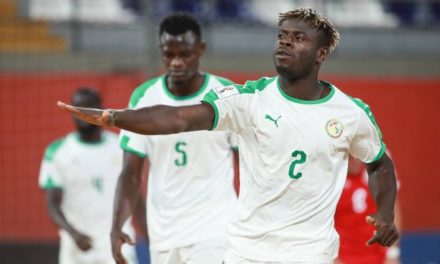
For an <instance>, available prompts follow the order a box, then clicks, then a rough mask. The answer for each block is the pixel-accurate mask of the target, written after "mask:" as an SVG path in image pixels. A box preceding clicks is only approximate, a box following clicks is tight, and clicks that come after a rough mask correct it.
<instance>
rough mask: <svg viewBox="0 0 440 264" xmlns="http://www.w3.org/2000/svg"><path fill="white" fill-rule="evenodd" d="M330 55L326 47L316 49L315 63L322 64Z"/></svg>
mask: <svg viewBox="0 0 440 264" xmlns="http://www.w3.org/2000/svg"><path fill="white" fill-rule="evenodd" d="M329 54H330V49H329V48H328V47H327V46H323V47H320V48H318V50H317V51H316V62H318V63H323V62H324V61H325V60H326V59H327V57H328V55H329Z"/></svg>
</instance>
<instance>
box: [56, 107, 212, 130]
mask: <svg viewBox="0 0 440 264" xmlns="http://www.w3.org/2000/svg"><path fill="white" fill-rule="evenodd" d="M58 106H59V107H60V108H62V109H64V110H66V111H68V112H70V113H72V114H73V115H75V116H76V117H78V118H80V119H82V120H84V121H87V122H89V123H92V124H96V125H100V126H116V127H119V128H122V129H125V130H128V131H132V132H135V133H138V134H145V135H157V134H174V133H179V132H185V131H194V130H208V129H211V128H212V125H213V123H214V110H213V108H212V107H211V106H210V105H208V104H205V103H202V104H198V105H191V106H183V107H172V106H165V105H158V106H153V107H144V108H139V109H122V110H101V109H93V108H82V107H75V106H71V105H67V104H64V103H62V102H58Z"/></svg>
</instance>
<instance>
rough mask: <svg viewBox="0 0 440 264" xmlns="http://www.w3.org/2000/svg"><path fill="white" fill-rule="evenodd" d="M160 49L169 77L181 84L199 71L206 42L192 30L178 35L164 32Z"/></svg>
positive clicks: (173, 81)
mask: <svg viewBox="0 0 440 264" xmlns="http://www.w3.org/2000/svg"><path fill="white" fill-rule="evenodd" d="M160 50H161V54H162V61H163V63H164V65H165V68H166V71H167V75H168V79H169V80H170V81H171V82H172V83H180V84H181V83H185V82H187V81H189V80H191V78H192V77H194V75H195V74H196V73H197V72H198V70H199V60H200V57H201V56H202V54H203V51H204V50H205V43H203V42H201V41H200V40H198V39H197V37H196V35H194V33H193V32H191V31H187V32H186V33H184V34H180V35H176V36H174V35H170V34H168V33H166V32H164V33H163V34H162V35H161V36H160Z"/></svg>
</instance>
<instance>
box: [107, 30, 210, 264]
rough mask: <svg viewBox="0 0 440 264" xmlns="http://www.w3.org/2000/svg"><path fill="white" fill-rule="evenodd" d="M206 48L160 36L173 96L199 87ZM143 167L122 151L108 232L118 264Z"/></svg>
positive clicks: (191, 39) (189, 36)
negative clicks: (200, 69)
mask: <svg viewBox="0 0 440 264" xmlns="http://www.w3.org/2000/svg"><path fill="white" fill-rule="evenodd" d="M205 46H206V45H205V43H204V42H201V41H200V40H199V39H198V38H197V36H196V35H195V34H194V33H193V32H191V31H187V32H185V33H183V34H180V35H175V36H174V35H171V34H168V33H167V32H163V33H162V35H161V36H160V46H159V47H160V51H161V58H162V62H163V64H164V66H165V69H166V80H167V88H168V89H169V91H170V92H171V93H172V94H173V95H175V96H188V95H191V94H194V93H196V92H197V91H198V90H199V89H200V88H201V87H202V85H203V82H204V77H203V75H202V74H201V73H200V72H199V60H200V57H201V56H202V54H203V52H204V50H205ZM143 164H144V159H143V158H141V157H139V156H138V155H136V154H133V153H130V152H128V151H124V164H123V169H122V172H121V174H120V176H119V181H118V185H117V190H116V196H115V201H114V204H115V206H114V212H113V227H112V232H111V240H112V251H113V258H114V259H115V261H116V263H118V264H122V263H126V260H125V259H124V257H123V256H122V254H121V246H122V245H123V244H124V243H129V244H132V243H134V241H132V240H131V239H130V238H129V237H128V236H127V235H126V234H125V233H123V232H122V231H121V228H122V224H123V223H124V222H125V221H126V219H127V218H128V217H129V216H130V215H131V214H132V212H133V205H134V204H135V201H136V200H138V197H139V194H140V186H141V178H142V169H143ZM144 208H145V205H144ZM144 217H145V214H144ZM145 226H146V225H145ZM145 232H146V231H145Z"/></svg>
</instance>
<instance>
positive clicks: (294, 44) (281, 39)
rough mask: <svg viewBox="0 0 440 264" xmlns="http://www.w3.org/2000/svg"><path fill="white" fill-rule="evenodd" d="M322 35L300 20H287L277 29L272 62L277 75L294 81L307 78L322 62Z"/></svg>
mask: <svg viewBox="0 0 440 264" xmlns="http://www.w3.org/2000/svg"><path fill="white" fill-rule="evenodd" d="M321 34H322V33H320V32H318V31H317V30H316V29H315V28H313V27H312V26H310V25H309V24H308V23H306V22H304V21H302V20H300V19H287V20H285V21H284V22H283V23H282V24H281V26H279V28H278V35H277V40H276V42H275V47H274V51H273V61H274V64H275V69H276V70H277V72H278V74H280V75H281V76H283V77H285V78H286V79H290V80H295V79H299V78H302V77H304V76H307V75H308V74H310V72H311V71H312V70H314V69H315V67H318V68H319V64H320V63H321V62H322V61H323V59H325V58H322V52H323V50H322V49H326V50H328V49H327V48H326V47H321V45H320V44H321V42H322V41H321V39H320V38H322V35H321Z"/></svg>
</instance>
